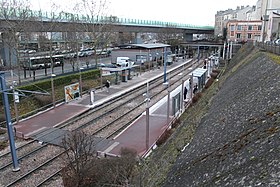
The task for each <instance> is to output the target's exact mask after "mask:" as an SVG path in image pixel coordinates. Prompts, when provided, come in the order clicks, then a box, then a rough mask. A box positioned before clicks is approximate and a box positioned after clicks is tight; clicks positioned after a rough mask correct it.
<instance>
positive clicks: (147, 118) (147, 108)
mask: <svg viewBox="0 0 280 187" xmlns="http://www.w3.org/2000/svg"><path fill="white" fill-rule="evenodd" d="M148 102H149V101H147V106H146V150H147V151H148V150H149V147H150V145H149V139H150V119H149V115H150V113H149V105H148Z"/></svg>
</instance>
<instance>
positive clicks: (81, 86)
mask: <svg viewBox="0 0 280 187" xmlns="http://www.w3.org/2000/svg"><path fill="white" fill-rule="evenodd" d="M81 70H82V68H81V67H79V71H80V72H79V73H80V80H79V84H80V97H83V83H82V72H81Z"/></svg>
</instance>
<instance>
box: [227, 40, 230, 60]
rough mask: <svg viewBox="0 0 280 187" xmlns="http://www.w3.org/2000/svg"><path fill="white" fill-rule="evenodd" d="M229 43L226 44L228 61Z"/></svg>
mask: <svg viewBox="0 0 280 187" xmlns="http://www.w3.org/2000/svg"><path fill="white" fill-rule="evenodd" d="M229 50H230V49H229V42H228V44H227V60H228V59H229Z"/></svg>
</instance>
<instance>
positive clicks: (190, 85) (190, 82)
mask: <svg viewBox="0 0 280 187" xmlns="http://www.w3.org/2000/svg"><path fill="white" fill-rule="evenodd" d="M189 87H190V89H189V90H192V80H191V79H189Z"/></svg>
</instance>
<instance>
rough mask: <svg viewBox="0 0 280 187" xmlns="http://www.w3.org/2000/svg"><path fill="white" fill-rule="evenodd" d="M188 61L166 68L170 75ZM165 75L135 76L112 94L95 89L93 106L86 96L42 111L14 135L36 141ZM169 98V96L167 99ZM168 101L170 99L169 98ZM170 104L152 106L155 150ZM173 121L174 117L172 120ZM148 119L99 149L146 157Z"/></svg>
mask: <svg viewBox="0 0 280 187" xmlns="http://www.w3.org/2000/svg"><path fill="white" fill-rule="evenodd" d="M182 63H186V62H175V63H173V64H172V65H170V66H167V72H168V71H171V70H172V69H173V68H175V67H177V66H180V65H182ZM162 74H163V68H161V69H156V70H153V71H148V72H145V73H142V74H141V75H139V76H137V77H133V78H132V79H131V80H129V81H127V82H122V83H121V84H118V85H112V86H110V89H109V92H107V91H106V89H102V90H96V92H95V96H94V103H93V104H90V94H85V95H83V96H82V97H81V98H79V99H77V100H74V101H72V102H69V103H63V104H61V105H58V106H56V107H54V108H51V109H49V110H47V111H43V112H41V113H38V114H36V115H34V116H31V117H29V118H27V119H23V120H21V121H20V122H19V123H18V124H15V125H14V131H15V135H16V136H17V137H19V138H24V139H28V138H34V137H36V135H38V133H40V132H42V131H44V130H48V129H50V128H55V127H56V126H58V125H59V124H62V123H63V122H65V121H67V120H70V119H71V118H74V117H76V116H79V115H81V114H82V113H84V112H86V111H88V110H89V109H91V108H93V107H95V106H98V105H101V104H102V103H104V102H107V101H110V100H111V99H112V98H115V97H117V96H119V95H121V94H122V93H125V92H127V91H128V90H129V89H133V88H134V87H137V86H139V85H141V84H146V82H147V81H149V80H151V79H154V78H155V77H157V76H160V75H162ZM166 98H167V97H166ZM166 101H167V99H166ZM166 105H167V102H162V103H161V104H159V105H157V106H154V107H151V109H150V120H149V121H150V128H149V132H150V133H149V146H150V147H152V146H153V145H154V144H155V142H156V140H157V139H158V137H159V136H160V135H161V134H162V133H163V131H164V130H165V129H166V128H167V115H166V114H167V106H166ZM169 118H170V119H169V120H171V118H172V116H171V115H170V117H169ZM145 132H146V116H145V114H144V113H143V115H141V116H140V117H139V118H138V119H137V120H136V121H134V123H133V124H131V125H130V126H129V127H128V128H126V129H125V130H124V131H123V132H122V133H120V134H119V135H118V136H117V137H115V138H114V139H113V141H111V142H110V144H107V145H106V146H104V147H100V148H99V149H100V150H98V151H99V152H101V153H104V154H111V155H119V151H120V149H121V148H122V147H130V148H133V149H136V151H137V153H138V154H139V156H140V155H141V156H142V155H144V154H145V153H146V152H147V150H146V138H145V137H146V134H145Z"/></svg>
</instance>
